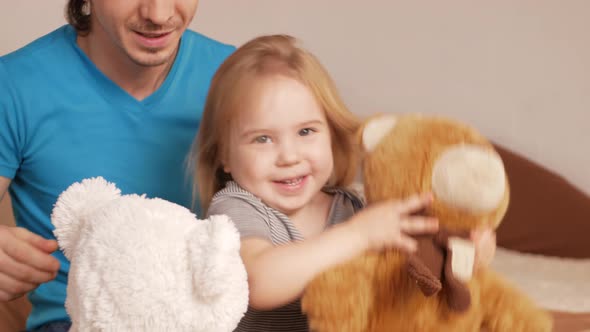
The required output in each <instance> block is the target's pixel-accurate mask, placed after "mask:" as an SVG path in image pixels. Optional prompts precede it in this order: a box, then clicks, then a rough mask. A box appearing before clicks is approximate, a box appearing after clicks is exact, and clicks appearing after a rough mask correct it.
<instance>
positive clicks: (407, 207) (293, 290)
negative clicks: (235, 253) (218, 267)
mask: <svg viewBox="0 0 590 332" xmlns="http://www.w3.org/2000/svg"><path fill="white" fill-rule="evenodd" d="M429 202H430V197H429V196H422V197H420V196H415V197H412V198H410V199H408V200H405V201H400V202H397V203H396V202H392V201H388V202H383V203H378V204H375V205H373V206H371V207H367V208H365V209H363V210H362V211H360V212H359V213H357V214H356V215H354V216H353V217H352V218H351V219H350V220H349V221H347V222H345V223H342V224H338V225H336V226H334V227H331V228H329V229H328V230H327V231H325V232H323V233H321V234H319V235H318V236H316V237H313V238H310V239H307V240H305V241H303V242H293V243H289V244H285V245H281V246H274V245H273V244H271V243H270V242H268V241H267V240H263V239H260V238H253V237H252V238H244V239H243V240H242V247H241V256H242V260H243V261H244V264H245V266H246V271H247V272H248V284H249V287H250V306H252V307H253V308H256V309H259V310H270V309H274V308H278V307H281V306H283V305H286V304H288V303H290V302H293V301H294V300H296V299H298V298H299V297H300V296H301V294H302V293H303V290H304V288H305V286H306V285H307V284H308V283H309V282H310V281H311V280H312V279H313V278H314V277H315V276H316V275H317V274H319V273H320V272H322V271H324V270H326V269H327V268H329V267H332V266H334V265H338V264H341V263H344V262H346V261H348V260H350V259H352V258H354V257H355V256H357V255H359V254H361V253H362V252H364V251H366V250H381V249H383V248H388V247H397V248H400V249H402V250H405V251H412V250H414V249H415V245H416V244H415V241H414V240H413V239H411V238H410V237H409V236H407V235H406V234H422V233H432V232H435V231H436V230H437V222H436V220H434V219H432V218H425V217H419V216H411V213H412V212H414V211H419V210H421V209H422V208H424V207H425V206H426V205H428V203H429Z"/></svg>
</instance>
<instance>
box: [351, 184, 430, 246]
mask: <svg viewBox="0 0 590 332" xmlns="http://www.w3.org/2000/svg"><path fill="white" fill-rule="evenodd" d="M431 201H432V195H431V194H424V195H414V196H411V197H409V198H408V199H405V200H401V201H393V200H389V201H385V202H379V203H375V204H374V205H371V206H368V207H366V208H364V209H363V210H361V211H360V212H359V213H357V214H356V215H355V216H354V217H353V219H352V220H351V226H353V227H354V228H355V231H356V232H358V234H359V235H360V236H362V237H363V239H364V240H366V248H367V249H370V250H382V249H385V248H398V249H401V250H403V251H407V252H413V251H415V250H416V240H414V239H412V238H411V237H410V236H408V235H418V234H426V233H435V232H436V231H437V230H438V221H437V220H436V218H431V217H424V216H415V215H412V214H413V213H416V212H418V211H420V210H422V209H424V208H425V207H427V206H428V205H429V204H430V202H431Z"/></svg>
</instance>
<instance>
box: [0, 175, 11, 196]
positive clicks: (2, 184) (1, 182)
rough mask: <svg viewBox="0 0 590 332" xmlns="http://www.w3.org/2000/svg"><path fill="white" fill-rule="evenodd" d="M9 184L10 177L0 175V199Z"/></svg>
mask: <svg viewBox="0 0 590 332" xmlns="http://www.w3.org/2000/svg"><path fill="white" fill-rule="evenodd" d="M9 185H10V179H9V178H5V177H3V176H0V201H1V200H2V198H4V194H5V193H6V191H7V190H8V186H9Z"/></svg>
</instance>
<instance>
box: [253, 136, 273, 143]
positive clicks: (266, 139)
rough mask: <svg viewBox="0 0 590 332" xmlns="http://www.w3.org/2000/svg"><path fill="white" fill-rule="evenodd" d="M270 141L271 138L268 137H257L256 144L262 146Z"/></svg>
mask: <svg viewBox="0 0 590 332" xmlns="http://www.w3.org/2000/svg"><path fill="white" fill-rule="evenodd" d="M270 141H271V140H270V137H268V136H266V135H262V136H258V137H256V138H255V139H254V142H256V143H262V144H264V143H269V142H270Z"/></svg>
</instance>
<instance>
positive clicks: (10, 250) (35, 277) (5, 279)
mask: <svg viewBox="0 0 590 332" xmlns="http://www.w3.org/2000/svg"><path fill="white" fill-rule="evenodd" d="M10 182H11V181H10V179H8V178H5V177H2V176H0V199H2V198H3V197H4V194H5V193H6V191H7V190H8V186H9V185H10ZM55 250H57V242H56V241H55V240H47V239H44V238H42V237H40V236H39V235H37V234H34V233H32V232H30V231H29V230H27V229H24V228H20V227H14V226H7V225H0V301H9V300H12V299H15V298H17V297H20V296H22V295H24V294H26V293H27V292H29V291H30V290H32V289H34V288H36V287H37V286H39V284H42V283H44V282H47V281H50V280H53V278H55V276H56V274H57V270H58V269H59V261H58V260H57V259H56V258H55V257H53V256H51V253H52V252H54V251H55Z"/></svg>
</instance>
